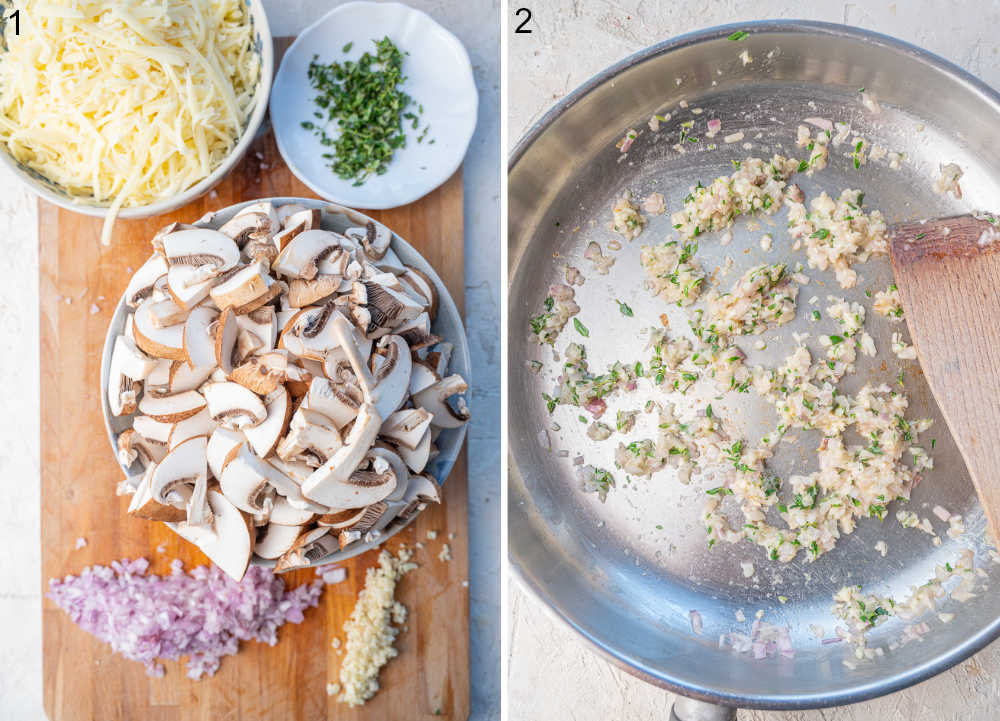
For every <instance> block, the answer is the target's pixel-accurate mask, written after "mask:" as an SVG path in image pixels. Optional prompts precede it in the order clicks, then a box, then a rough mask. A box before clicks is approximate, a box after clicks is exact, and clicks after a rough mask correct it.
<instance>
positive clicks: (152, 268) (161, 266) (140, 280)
mask: <svg viewBox="0 0 1000 721" xmlns="http://www.w3.org/2000/svg"><path fill="white" fill-rule="evenodd" d="M167 270H169V268H168V267H167V259H166V258H164V257H163V256H162V255H160V254H159V253H156V254H154V255H152V256H150V258H149V260H147V261H146V262H145V263H143V264H142V267H140V268H139V270H137V271H136V272H135V274H134V275H133V276H132V277H131V278H129V281H128V286H127V287H126V288H125V304H126V305H128V307H129V308H135V307H137V306H138V305H139V304H140V303H141V302H142V301H144V300H146V298H149V297H150V296H151V295H152V294H153V285H154V284H155V283H156V281H157V279H158V278H160V277H162V276H165V275H166V274H167Z"/></svg>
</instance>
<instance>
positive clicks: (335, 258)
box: [316, 239, 351, 289]
mask: <svg viewBox="0 0 1000 721" xmlns="http://www.w3.org/2000/svg"><path fill="white" fill-rule="evenodd" d="M341 240H342V239H341ZM350 263H351V254H350V253H349V252H348V251H346V250H344V249H343V247H341V248H339V249H337V250H331V251H330V253H329V254H328V255H327V256H326V257H325V258H323V260H321V261H320V262H319V263H317V265H316V268H317V269H318V271H319V275H325V276H330V277H335V278H340V285H338V289H339V288H340V287H342V286H343V282H344V278H345V276H346V275H347V268H348V266H349V265H350Z"/></svg>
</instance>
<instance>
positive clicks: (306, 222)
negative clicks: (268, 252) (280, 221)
mask: <svg viewBox="0 0 1000 721" xmlns="http://www.w3.org/2000/svg"><path fill="white" fill-rule="evenodd" d="M311 222H312V218H311V215H310V214H308V213H303V214H301V215H294V216H292V217H291V218H289V219H288V221H287V222H286V223H285V225H284V228H282V229H281V230H279V231H278V232H277V233H275V234H274V237H273V238H272V239H271V241H270V242H271V247H272V248H274V256H275V257H274V259H276V258H277V257H278V255H279V254H280V253H281V251H283V250H284V249H285V247H286V246H287V245H288V244H289V243H291V242H292V239H293V238H295V236H297V235H300V234H302V233H304V232H306V231H307V230H310V228H311ZM274 259H272V260H271V262H272V263H273V262H274Z"/></svg>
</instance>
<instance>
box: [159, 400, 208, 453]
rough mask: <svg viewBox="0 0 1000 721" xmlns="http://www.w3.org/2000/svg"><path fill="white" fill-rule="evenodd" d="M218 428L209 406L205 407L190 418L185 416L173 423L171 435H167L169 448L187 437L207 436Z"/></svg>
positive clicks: (177, 444)
mask: <svg viewBox="0 0 1000 721" xmlns="http://www.w3.org/2000/svg"><path fill="white" fill-rule="evenodd" d="M216 428H218V424H217V423H216V422H215V421H213V420H212V416H211V415H210V414H209V412H208V408H203V409H201V410H200V411H199V412H198V413H196V414H194V415H193V416H191V417H190V418H185V419H184V420H182V421H178V422H177V423H174V424H173V428H171V429H170V435H169V436H167V448H171V449H172V448H175V447H176V446H179V445H180V444H181V443H183V442H184V441H186V440H187V439H189V438H194V437H195V436H205V437H206V438H207V437H209V436H210V435H212V432H213V431H214V430H215V429H216Z"/></svg>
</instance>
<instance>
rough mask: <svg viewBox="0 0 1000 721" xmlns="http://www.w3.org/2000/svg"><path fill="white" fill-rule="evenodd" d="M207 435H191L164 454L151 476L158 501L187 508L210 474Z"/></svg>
mask: <svg viewBox="0 0 1000 721" xmlns="http://www.w3.org/2000/svg"><path fill="white" fill-rule="evenodd" d="M207 446H208V439H207V438H205V436H197V437H195V438H189V439H188V440H186V441H184V442H183V443H179V444H178V445H177V446H175V447H174V448H171V449H170V450H169V451H168V452H167V455H165V456H164V457H163V460H162V461H160V462H159V463H158V464H157V466H156V469H155V470H154V471H153V474H152V476H151V478H150V491H151V492H152V494H153V500H154V501H156V502H157V503H163V504H172V505H175V506H179V507H182V508H183V505H184V504H185V503H187V501H188V499H189V498H190V497H191V491H192V489H193V488H194V485H195V483H196V482H197V480H198V478H200V477H205V478H207V477H208V467H207V465H206V463H205V451H206V449H207Z"/></svg>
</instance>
